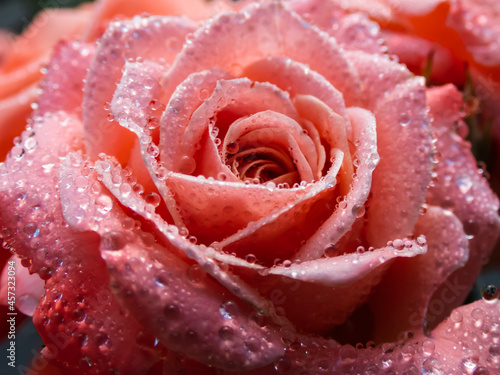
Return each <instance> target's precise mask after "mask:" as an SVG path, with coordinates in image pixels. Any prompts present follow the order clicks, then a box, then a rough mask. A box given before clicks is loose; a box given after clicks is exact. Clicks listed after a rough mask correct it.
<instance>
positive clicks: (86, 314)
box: [0, 112, 157, 374]
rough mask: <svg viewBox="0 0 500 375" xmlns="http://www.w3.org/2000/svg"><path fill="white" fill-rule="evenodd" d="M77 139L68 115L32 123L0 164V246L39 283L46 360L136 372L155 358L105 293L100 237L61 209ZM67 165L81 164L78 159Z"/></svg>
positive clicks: (77, 127)
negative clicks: (65, 171) (64, 176)
mask: <svg viewBox="0 0 500 375" xmlns="http://www.w3.org/2000/svg"><path fill="white" fill-rule="evenodd" d="M81 135H82V124H81V122H80V120H78V119H77V118H75V117H74V116H73V115H70V114H68V113H64V112H57V113H47V114H45V115H44V116H42V117H34V118H33V119H32V121H31V124H30V125H29V127H28V130H26V131H25V132H24V133H23V135H22V141H21V143H20V145H18V146H15V147H14V148H13V149H12V150H11V152H10V155H9V157H8V158H7V160H6V162H5V163H3V164H2V165H1V167H0V170H1V171H0V181H1V187H0V190H1V194H0V197H1V200H2V206H3V209H2V211H1V212H0V221H1V222H2V226H3V227H4V230H3V232H2V237H3V241H4V244H5V245H4V246H7V247H11V248H12V249H15V251H16V252H17V254H18V256H20V257H21V258H22V259H26V261H27V262H28V263H30V267H29V270H30V272H36V273H38V274H39V275H40V278H42V279H43V280H45V290H46V293H45V297H44V299H43V300H42V302H41V303H40V305H39V306H38V308H37V309H36V311H35V314H34V318H33V320H34V324H35V326H36V327H37V329H38V331H39V332H40V334H41V336H42V338H43V339H44V342H45V344H46V348H45V349H44V351H43V355H44V356H45V357H47V358H50V359H56V360H58V361H60V362H61V363H65V364H66V368H67V370H68V371H71V372H72V373H75V374H84V373H87V370H88V367H89V366H92V367H93V368H94V369H100V370H103V369H107V368H109V367H110V366H111V367H116V368H117V369H121V370H120V371H125V369H127V370H129V371H141V370H143V369H147V368H149V366H151V364H152V363H154V361H156V358H157V356H156V355H155V354H154V353H151V352H145V351H142V350H141V349H140V348H139V347H138V344H137V343H136V341H135V340H136V336H137V334H138V332H139V331H140V326H138V324H137V323H136V322H135V321H133V320H132V319H131V318H129V317H125V316H123V315H122V314H121V312H120V306H119V305H118V303H117V302H116V301H115V300H114V299H113V297H112V295H111V292H110V291H109V289H108V286H107V285H108V282H109V279H108V276H107V273H106V271H105V268H104V269H103V268H102V267H103V266H104V263H103V262H102V259H101V258H100V256H99V238H98V236H97V235H95V234H93V233H91V232H88V231H87V232H77V231H75V230H73V229H72V228H70V227H69V226H68V224H67V223H66V221H65V219H64V217H63V213H62V211H61V201H60V195H59V194H60V191H59V186H60V184H59V167H60V165H61V163H62V162H61V160H64V159H65V158H66V156H67V154H68V152H69V151H73V150H78V149H81V148H82V147H83V145H82V143H83V142H82V140H81ZM68 163H75V164H77V165H80V163H81V158H80V159H78V158H76V159H75V158H68ZM86 173H89V170H87V172H86ZM22 181H24V184H23V185H19V182H22ZM82 186H83V185H82ZM71 198H73V197H71ZM74 198H75V199H77V200H79V202H80V203H81V204H84V202H85V201H84V199H81V198H82V197H81V196H75V197H74ZM83 198H84V197H83ZM18 218H22V220H21V221H19V220H18ZM121 340H124V341H121ZM118 353H120V355H119V354H118ZM124 353H130V355H123V354H124ZM131 353H134V355H131Z"/></svg>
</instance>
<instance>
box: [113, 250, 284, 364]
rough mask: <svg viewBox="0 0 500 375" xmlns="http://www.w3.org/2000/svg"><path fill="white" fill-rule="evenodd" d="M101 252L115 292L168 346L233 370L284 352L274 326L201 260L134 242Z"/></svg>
mask: <svg viewBox="0 0 500 375" xmlns="http://www.w3.org/2000/svg"><path fill="white" fill-rule="evenodd" d="M103 257H104V259H105V261H106V263H107V265H108V272H109V274H110V275H111V278H112V285H113V290H114V292H115V294H116V295H117V296H118V298H120V300H121V301H122V303H123V304H124V305H125V306H127V308H128V309H129V311H131V313H132V314H133V316H134V317H135V318H136V319H137V320H138V321H139V322H140V323H141V324H142V325H143V326H144V327H145V328H146V329H147V330H148V331H150V332H154V333H155V336H156V337H157V338H158V339H159V340H160V342H162V343H163V344H164V345H166V346H167V347H168V348H170V349H172V350H175V351H176V352H178V353H181V354H183V355H185V356H187V357H188V358H191V359H194V360H198V361H200V362H202V363H204V364H207V365H209V366H215V367H217V368H219V369H223V370H233V371H235V370H250V369H253V368H256V367H262V366H265V365H267V364H269V363H272V362H273V361H274V360H276V359H277V358H279V357H280V356H281V354H282V353H283V343H282V342H281V334H280V333H279V329H278V327H276V326H272V325H270V326H268V327H261V326H259V325H258V324H257V323H256V322H255V321H254V320H252V318H251V317H252V315H256V314H257V312H256V311H255V310H253V309H252V308H251V307H250V306H248V305H246V304H244V303H242V301H240V300H239V299H237V298H235V296H234V295H232V294H230V293H229V292H228V291H227V290H226V289H224V288H223V287H222V286H221V285H220V284H219V283H218V282H217V281H214V280H212V279H210V278H209V277H207V275H206V273H205V271H203V269H202V268H201V267H200V266H199V265H197V264H194V265H193V264H191V265H190V264H189V263H187V262H184V261H181V260H179V259H178V258H176V257H174V256H172V255H171V254H170V253H168V252H166V251H165V250H163V249H158V250H157V251H153V250H150V249H144V248H141V247H137V246H133V245H132V246H129V245H128V246H126V247H125V248H123V249H121V250H120V251H104V252H103Z"/></svg>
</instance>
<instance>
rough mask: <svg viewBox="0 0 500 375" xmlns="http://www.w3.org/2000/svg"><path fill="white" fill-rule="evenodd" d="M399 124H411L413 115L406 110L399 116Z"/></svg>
mask: <svg viewBox="0 0 500 375" xmlns="http://www.w3.org/2000/svg"><path fill="white" fill-rule="evenodd" d="M399 124H400V125H401V126H408V125H410V124H411V116H410V115H409V114H408V113H406V112H402V113H401V115H400V116H399Z"/></svg>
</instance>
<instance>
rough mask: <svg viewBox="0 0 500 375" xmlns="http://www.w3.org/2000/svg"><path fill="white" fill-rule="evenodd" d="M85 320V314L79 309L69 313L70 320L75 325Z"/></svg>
mask: <svg viewBox="0 0 500 375" xmlns="http://www.w3.org/2000/svg"><path fill="white" fill-rule="evenodd" d="M86 318H87V314H86V313H85V311H83V310H82V309H80V308H76V309H74V310H73V311H72V312H71V319H73V320H74V321H75V322H77V323H81V322H83V321H84V320H85V319H86Z"/></svg>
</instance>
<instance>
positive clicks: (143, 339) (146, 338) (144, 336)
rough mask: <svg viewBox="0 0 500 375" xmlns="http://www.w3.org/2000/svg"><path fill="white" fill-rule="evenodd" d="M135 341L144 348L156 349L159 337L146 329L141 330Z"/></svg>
mask: <svg viewBox="0 0 500 375" xmlns="http://www.w3.org/2000/svg"><path fill="white" fill-rule="evenodd" d="M135 342H136V343H137V345H139V347H141V348H143V349H154V348H156V347H157V346H158V339H157V338H156V337H154V336H153V335H152V334H150V333H147V332H144V331H139V333H138V334H137V336H136V337H135Z"/></svg>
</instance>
